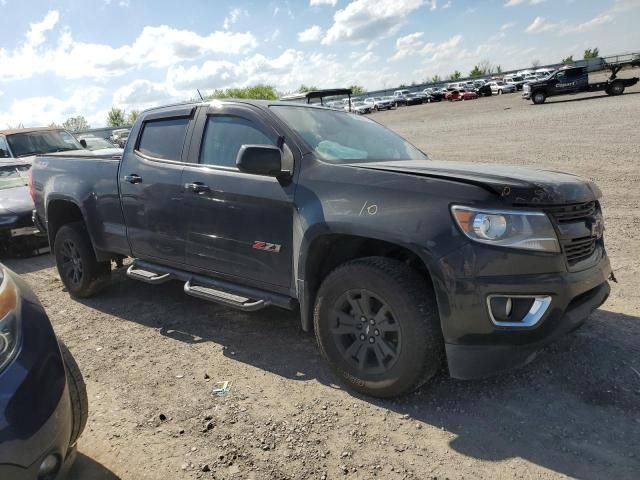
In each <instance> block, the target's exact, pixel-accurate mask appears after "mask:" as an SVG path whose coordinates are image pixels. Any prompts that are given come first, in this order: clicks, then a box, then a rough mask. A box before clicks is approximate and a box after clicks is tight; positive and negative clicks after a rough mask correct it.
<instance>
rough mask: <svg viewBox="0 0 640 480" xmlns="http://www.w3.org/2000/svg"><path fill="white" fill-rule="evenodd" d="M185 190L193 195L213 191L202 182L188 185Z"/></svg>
mask: <svg viewBox="0 0 640 480" xmlns="http://www.w3.org/2000/svg"><path fill="white" fill-rule="evenodd" d="M184 188H186V189H187V190H189V191H191V192H193V193H205V192H210V191H211V189H210V188H209V185H205V184H204V183H202V182H192V183H186V184H185V186H184Z"/></svg>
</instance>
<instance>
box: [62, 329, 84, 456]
mask: <svg viewBox="0 0 640 480" xmlns="http://www.w3.org/2000/svg"><path fill="white" fill-rule="evenodd" d="M58 343H59V344H60V353H61V354H62V361H63V362H64V369H65V372H66V373H67V385H68V386H69V397H70V398H71V438H70V440H69V445H74V444H75V443H76V442H77V441H78V438H80V435H82V432H83V431H84V427H86V426H87V419H88V418H89V399H88V397H87V386H86V385H85V383H84V379H83V378H82V372H80V367H78V364H77V363H76V360H75V358H73V355H71V352H70V351H69V349H68V348H67V346H66V345H65V344H64V343H63V342H62V341H58Z"/></svg>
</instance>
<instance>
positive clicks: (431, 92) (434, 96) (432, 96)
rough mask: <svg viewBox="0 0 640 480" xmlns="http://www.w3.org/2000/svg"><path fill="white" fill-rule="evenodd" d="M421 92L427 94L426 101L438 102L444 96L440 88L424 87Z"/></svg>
mask: <svg viewBox="0 0 640 480" xmlns="http://www.w3.org/2000/svg"><path fill="white" fill-rule="evenodd" d="M423 92H424V93H426V94H427V95H428V99H427V101H428V102H440V101H442V99H443V98H444V93H442V90H440V89H437V88H425V89H424V90H423Z"/></svg>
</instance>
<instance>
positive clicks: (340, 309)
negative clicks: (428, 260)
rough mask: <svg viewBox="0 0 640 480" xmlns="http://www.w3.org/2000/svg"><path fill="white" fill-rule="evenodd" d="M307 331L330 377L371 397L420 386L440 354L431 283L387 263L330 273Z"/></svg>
mask: <svg viewBox="0 0 640 480" xmlns="http://www.w3.org/2000/svg"><path fill="white" fill-rule="evenodd" d="M314 328H315V334H316V339H317V341H318V345H319V348H320V352H321V354H322V356H323V357H324V358H325V360H326V361H327V362H328V363H329V365H330V366H331V368H332V369H333V370H334V372H335V373H336V375H337V376H338V377H339V378H340V379H341V380H342V381H343V382H345V383H346V384H347V385H348V386H349V387H351V388H353V389H354V390H357V391H359V392H361V393H364V394H366V395H371V396H374V397H380V398H388V397H394V396H398V395H403V394H406V393H409V392H411V391H413V390H415V389H417V388H419V387H420V386H421V385H423V384H424V383H425V382H426V381H427V380H429V379H430V378H431V377H433V376H434V375H435V374H436V372H437V371H438V369H439V368H440V366H441V364H442V359H443V356H444V345H443V340H442V333H441V330H440V321H439V317H438V311H437V306H436V302H435V296H434V292H433V289H432V287H431V285H430V284H429V283H428V282H427V281H426V280H425V278H424V277H423V276H421V275H420V274H419V273H418V272H416V271H415V270H413V269H411V268H410V267H409V266H408V265H406V264H404V263H402V262H399V261H397V260H394V259H390V258H384V257H368V258H361V259H357V260H353V261H351V262H348V263H346V264H344V265H342V266H340V267H338V268H337V269H336V270H334V271H333V272H332V273H330V274H329V275H328V276H327V278H326V279H325V280H324V282H323V283H322V285H321V287H320V290H319V292H318V296H317V299H316V303H315V308H314Z"/></svg>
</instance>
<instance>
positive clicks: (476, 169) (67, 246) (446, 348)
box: [31, 100, 611, 397]
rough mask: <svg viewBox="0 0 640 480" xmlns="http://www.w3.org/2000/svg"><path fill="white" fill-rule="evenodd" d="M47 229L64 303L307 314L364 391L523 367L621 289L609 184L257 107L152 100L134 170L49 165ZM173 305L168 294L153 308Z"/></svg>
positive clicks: (341, 121)
mask: <svg viewBox="0 0 640 480" xmlns="http://www.w3.org/2000/svg"><path fill="white" fill-rule="evenodd" d="M31 172H32V181H31V186H32V187H31V188H32V190H33V192H32V193H33V195H34V198H35V204H36V211H35V220H36V223H37V224H38V225H39V226H40V228H41V229H43V230H45V231H47V233H48V237H49V241H50V243H51V246H52V251H53V252H54V253H55V256H56V261H57V265H58V270H59V272H60V276H61V278H62V281H63V282H64V284H65V286H66V287H67V289H68V291H69V293H70V294H71V295H74V296H77V297H86V296H89V295H92V294H94V293H96V292H97V291H98V290H99V288H100V287H101V286H103V285H105V283H106V282H105V280H106V279H108V276H109V274H110V271H111V265H112V263H111V262H112V261H113V260H116V261H121V260H122V258H123V257H133V258H134V261H133V263H132V264H131V266H130V267H129V268H128V270H127V274H128V276H129V277H131V278H133V279H137V280H140V281H143V282H147V283H150V284H158V283H162V282H166V281H170V280H173V281H180V282H182V283H183V284H184V291H185V293H186V294H188V295H192V296H195V297H198V298H202V299H205V300H211V301H214V302H218V303H221V304H224V305H227V306H230V307H234V308H238V309H240V310H245V311H252V310H258V309H261V308H264V307H267V306H269V305H272V306H277V307H282V308H286V309H291V310H294V309H295V310H296V311H298V310H299V312H300V318H301V323H302V328H303V330H305V331H310V330H314V331H315V335H316V337H317V340H318V344H319V348H320V351H321V352H322V354H323V356H324V357H325V358H326V360H327V361H328V363H329V364H330V365H331V367H332V368H333V369H334V370H335V372H336V373H337V375H338V376H339V377H340V378H341V379H342V380H343V381H344V382H346V383H347V384H349V385H350V386H351V387H352V388H354V389H357V390H359V391H361V392H364V393H366V394H370V395H374V396H379V397H390V396H394V395H399V394H403V393H406V392H409V391H411V390H414V389H416V388H418V387H419V386H420V385H422V384H423V383H425V382H426V381H427V380H428V379H429V378H431V377H432V376H433V375H434V374H435V373H436V372H437V371H438V370H439V369H440V368H441V367H442V365H443V360H444V359H445V358H446V364H447V366H448V370H449V373H450V375H451V376H453V377H456V378H463V379H469V378H478V377H484V376H487V375H490V374H494V373H497V372H500V371H504V370H507V369H509V368H512V367H516V366H518V365H522V364H525V363H527V362H528V361H530V360H531V359H532V358H533V357H534V355H535V352H536V351H537V350H539V349H540V348H541V347H542V346H543V345H545V344H547V343H549V342H550V341H552V340H553V339H555V338H557V337H558V336H560V335H563V334H565V333H567V332H569V331H571V330H573V329H575V328H577V327H578V326H580V325H581V324H582V322H583V321H584V320H585V319H586V318H587V316H588V315H589V314H590V313H591V311H592V310H594V309H596V308H597V307H598V306H600V305H601V304H602V303H603V302H604V301H605V300H606V298H607V296H608V294H609V284H608V282H607V280H608V277H609V276H610V274H611V269H610V266H609V260H608V258H607V255H606V252H605V247H604V243H603V236H602V234H603V230H604V227H603V220H602V214H601V210H600V205H599V202H598V199H599V198H600V195H601V194H600V191H599V190H598V188H597V187H596V186H595V185H594V184H593V183H591V182H590V181H588V180H585V179H582V178H580V177H577V176H574V175H568V174H563V173H557V172H551V171H544V170H535V169H527V168H517V167H505V166H496V165H482V164H462V163H453V162H451V163H449V162H437V161H432V160H430V159H428V158H427V156H426V155H425V154H424V153H422V152H421V151H420V150H418V149H417V148H415V147H413V146H412V145H411V144H409V143H408V142H406V141H405V140H403V139H402V138H400V137H399V136H397V135H396V134H394V133H393V132H391V131H389V130H387V129H386V128H384V127H382V126H381V125H379V124H377V123H376V122H374V121H372V120H369V119H366V118H363V117H360V116H356V115H352V114H349V113H347V112H340V111H335V110H330V109H326V108H322V107H314V106H310V105H296V104H291V103H278V102H271V103H270V102H260V101H242V100H236V101H231V100H229V101H224V102H218V101H216V102H211V103H192V104H182V105H174V106H168V107H163V108H157V109H152V110H148V111H146V112H144V113H143V114H141V115H140V118H139V119H138V120H137V122H136V124H135V125H134V126H133V129H132V131H131V134H130V136H129V141H128V143H127V145H126V148H125V151H124V156H123V158H122V160H118V159H110V158H99V157H98V158H97V157H87V158H78V157H73V158H65V157H64V156H63V155H62V154H59V155H50V156H42V157H38V158H37V159H36V160H35V162H34V166H33V168H32V170H31ZM158 301H161V300H158Z"/></svg>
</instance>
